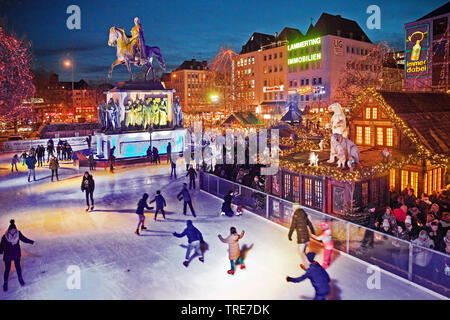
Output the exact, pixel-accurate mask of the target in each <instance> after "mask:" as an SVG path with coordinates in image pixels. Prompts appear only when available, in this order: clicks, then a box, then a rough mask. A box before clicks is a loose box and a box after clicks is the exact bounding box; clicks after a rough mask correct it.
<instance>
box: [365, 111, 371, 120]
mask: <svg viewBox="0 0 450 320" xmlns="http://www.w3.org/2000/svg"><path fill="white" fill-rule="evenodd" d="M365 118H366V119H370V108H366V117H365Z"/></svg>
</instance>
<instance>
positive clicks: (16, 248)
mask: <svg viewBox="0 0 450 320" xmlns="http://www.w3.org/2000/svg"><path fill="white" fill-rule="evenodd" d="M20 241H22V242H25V243H30V244H33V243H34V241H33V240H30V239H28V238H26V237H25V236H24V235H23V234H22V232H20V231H19V230H17V227H16V225H15V221H14V219H11V220H10V221H9V227H8V230H7V231H6V233H5V234H4V235H3V237H2V240H1V242H0V254H3V261H4V262H5V273H4V275H3V281H4V282H3V291H8V278H9V271H11V263H12V261H14V266H15V267H16V271H17V277H18V279H19V283H20V285H21V286H24V285H25V282H24V281H23V278H22V268H21V267H20V257H21V255H22V254H21V251H20Z"/></svg>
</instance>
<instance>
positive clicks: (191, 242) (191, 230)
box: [173, 220, 205, 267]
mask: <svg viewBox="0 0 450 320" xmlns="http://www.w3.org/2000/svg"><path fill="white" fill-rule="evenodd" d="M173 235H174V236H175V237H177V238H182V237H184V236H186V237H187V238H188V247H187V250H186V256H185V260H184V262H183V265H184V266H185V267H187V266H188V265H189V256H190V254H191V251H192V249H194V250H195V253H196V254H198V255H199V256H200V257H199V258H198V260H200V261H201V262H205V258H204V256H203V250H202V249H201V244H203V243H204V241H203V236H202V233H201V232H200V231H199V230H198V229H197V228H196V227H194V225H193V224H192V220H187V221H186V229H184V230H183V232H182V233H176V232H174V233H173Z"/></svg>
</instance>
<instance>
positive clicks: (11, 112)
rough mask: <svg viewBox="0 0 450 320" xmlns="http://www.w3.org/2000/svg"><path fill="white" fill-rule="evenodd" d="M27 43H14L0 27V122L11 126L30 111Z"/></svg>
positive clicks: (29, 60)
mask: <svg viewBox="0 0 450 320" xmlns="http://www.w3.org/2000/svg"><path fill="white" fill-rule="evenodd" d="M32 79H33V74H32V72H31V53H30V51H29V43H26V42H25V41H21V40H17V39H16V38H14V36H13V35H10V34H8V33H7V32H6V30H4V29H3V28H1V27H0V120H1V121H8V122H13V123H14V131H15V133H17V122H18V121H19V120H20V119H21V118H23V116H25V115H26V114H29V112H30V111H31V106H30V104H23V101H24V100H25V99H29V98H31V97H33V95H34V93H35V87H34V85H33V82H32Z"/></svg>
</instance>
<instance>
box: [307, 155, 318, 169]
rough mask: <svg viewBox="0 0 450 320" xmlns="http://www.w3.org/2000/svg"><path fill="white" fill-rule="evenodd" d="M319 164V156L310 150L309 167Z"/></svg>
mask: <svg viewBox="0 0 450 320" xmlns="http://www.w3.org/2000/svg"><path fill="white" fill-rule="evenodd" d="M318 165H319V156H318V155H317V154H315V153H314V152H311V153H310V154H309V166H310V167H317V166H318Z"/></svg>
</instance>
